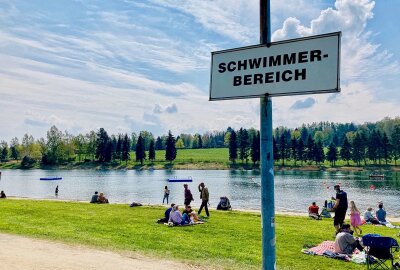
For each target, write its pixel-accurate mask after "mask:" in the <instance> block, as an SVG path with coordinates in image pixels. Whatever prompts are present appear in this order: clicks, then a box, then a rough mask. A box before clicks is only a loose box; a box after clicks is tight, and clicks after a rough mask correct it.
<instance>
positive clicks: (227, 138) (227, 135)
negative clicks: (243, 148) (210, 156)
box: [224, 131, 231, 148]
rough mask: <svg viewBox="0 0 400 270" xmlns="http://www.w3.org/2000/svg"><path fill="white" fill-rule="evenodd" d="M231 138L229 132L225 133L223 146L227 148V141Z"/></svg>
mask: <svg viewBox="0 0 400 270" xmlns="http://www.w3.org/2000/svg"><path fill="white" fill-rule="evenodd" d="M230 138H231V132H230V131H229V132H226V133H225V136H224V146H225V147H228V148H229V140H230Z"/></svg>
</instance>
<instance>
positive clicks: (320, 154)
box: [314, 141, 325, 165]
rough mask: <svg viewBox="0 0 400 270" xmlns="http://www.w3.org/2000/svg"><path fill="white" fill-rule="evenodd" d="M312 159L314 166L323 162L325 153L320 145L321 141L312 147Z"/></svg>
mask: <svg viewBox="0 0 400 270" xmlns="http://www.w3.org/2000/svg"><path fill="white" fill-rule="evenodd" d="M314 159H315V164H318V165H319V164H320V163H323V162H324V161H325V153H324V146H323V145H322V142H321V141H317V143H316V144H315V147H314Z"/></svg>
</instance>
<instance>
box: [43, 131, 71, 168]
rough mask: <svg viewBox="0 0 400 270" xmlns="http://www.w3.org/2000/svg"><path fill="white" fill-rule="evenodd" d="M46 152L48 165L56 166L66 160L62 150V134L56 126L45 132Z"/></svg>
mask: <svg viewBox="0 0 400 270" xmlns="http://www.w3.org/2000/svg"><path fill="white" fill-rule="evenodd" d="M46 145H47V152H46V159H45V160H46V161H47V163H48V164H57V163H59V162H60V161H63V160H65V159H66V153H65V149H63V147H62V145H63V133H62V131H60V130H58V128H57V127H56V126H52V127H51V128H50V130H49V131H47V143H46Z"/></svg>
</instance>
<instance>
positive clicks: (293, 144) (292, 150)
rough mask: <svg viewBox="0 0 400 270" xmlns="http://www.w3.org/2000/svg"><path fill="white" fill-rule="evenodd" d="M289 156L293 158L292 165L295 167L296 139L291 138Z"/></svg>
mask: <svg viewBox="0 0 400 270" xmlns="http://www.w3.org/2000/svg"><path fill="white" fill-rule="evenodd" d="M290 156H291V157H292V158H293V160H294V165H295V166H296V163H297V160H298V159H297V140H296V138H295V137H294V136H293V137H292V139H291V142H290Z"/></svg>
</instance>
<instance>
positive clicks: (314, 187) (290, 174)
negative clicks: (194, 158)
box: [0, 170, 400, 217]
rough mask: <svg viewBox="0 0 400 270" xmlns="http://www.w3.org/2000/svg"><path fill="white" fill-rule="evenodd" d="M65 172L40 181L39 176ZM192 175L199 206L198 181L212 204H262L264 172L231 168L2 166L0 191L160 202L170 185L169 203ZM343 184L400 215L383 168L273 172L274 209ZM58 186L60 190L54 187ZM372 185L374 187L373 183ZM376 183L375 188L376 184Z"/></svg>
mask: <svg viewBox="0 0 400 270" xmlns="http://www.w3.org/2000/svg"><path fill="white" fill-rule="evenodd" d="M55 176H59V177H62V178H63V179H62V180H59V181H41V180H39V178H40V177H55ZM174 176H177V177H184V178H185V177H188V176H191V177H192V178H193V182H192V183H188V184H189V188H190V189H191V191H192V193H193V196H194V198H195V201H194V202H193V203H192V205H193V206H195V207H196V206H199V205H200V198H199V192H198V190H197V186H198V184H199V183H200V182H204V183H205V184H206V185H207V186H208V188H209V191H210V204H211V207H212V208H214V207H216V206H217V204H218V201H219V197H220V196H228V197H229V199H230V200H231V204H232V207H233V209H254V210H259V209H260V198H261V187H260V182H261V179H260V174H259V172H256V171H228V170H174V171H166V170H152V171H135V170H2V177H1V180H0V190H4V191H5V192H6V194H7V196H16V197H27V198H45V199H59V200H76V201H88V200H90V198H91V196H92V195H93V193H94V191H96V190H97V191H99V192H100V191H102V192H104V193H105V195H106V196H107V197H108V198H109V200H110V202H111V203H130V202H132V201H133V200H134V201H138V202H142V203H144V204H161V203H162V198H163V189H164V186H165V185H167V186H168V188H169V189H170V190H171V193H170V203H171V202H175V203H178V204H183V183H168V182H167V180H166V179H167V178H169V177H174ZM337 183H338V184H341V186H342V188H343V189H344V190H345V191H346V192H347V194H348V199H349V201H350V200H354V201H355V202H356V205H357V206H358V207H359V208H360V210H361V211H364V210H365V209H366V208H367V207H368V206H371V207H373V208H376V205H377V202H378V201H380V200H382V201H383V202H384V205H385V208H386V211H387V212H388V215H390V216H396V217H399V216H400V172H389V173H385V179H382V180H380V179H370V178H369V173H366V172H302V171H278V172H275V209H276V211H293V212H305V211H306V209H307V207H308V205H309V204H310V203H311V202H312V201H316V202H317V204H318V205H320V206H321V205H322V204H323V202H324V200H326V199H328V198H330V197H331V196H334V195H335V192H334V190H333V186H334V185H335V184H337ZM57 185H58V186H59V195H58V196H57V197H56V196H55V194H54V190H55V187H56V186H57ZM371 186H373V187H371ZM374 187H375V188H374Z"/></svg>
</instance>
